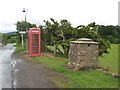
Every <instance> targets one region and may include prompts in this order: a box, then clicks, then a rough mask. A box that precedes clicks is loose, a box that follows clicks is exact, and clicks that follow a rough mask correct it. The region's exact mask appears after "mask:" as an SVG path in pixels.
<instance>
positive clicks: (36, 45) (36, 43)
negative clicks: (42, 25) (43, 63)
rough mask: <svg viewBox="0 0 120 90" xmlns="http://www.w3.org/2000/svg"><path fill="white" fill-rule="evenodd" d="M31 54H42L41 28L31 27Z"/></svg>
mask: <svg viewBox="0 0 120 90" xmlns="http://www.w3.org/2000/svg"><path fill="white" fill-rule="evenodd" d="M29 55H30V56H31V57H32V56H40V29H39V28H30V30H29Z"/></svg>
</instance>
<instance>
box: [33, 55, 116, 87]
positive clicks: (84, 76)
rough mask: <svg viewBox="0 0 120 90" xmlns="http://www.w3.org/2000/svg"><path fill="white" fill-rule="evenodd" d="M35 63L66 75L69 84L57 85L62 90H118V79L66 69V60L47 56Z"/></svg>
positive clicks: (97, 72) (90, 72)
mask: <svg viewBox="0 0 120 90" xmlns="http://www.w3.org/2000/svg"><path fill="white" fill-rule="evenodd" d="M32 60H33V61H35V62H39V63H44V64H46V65H47V66H48V67H50V68H52V69H53V70H55V71H57V72H59V73H62V74H63V75H65V76H66V77H67V78H68V79H69V82H66V81H61V80H60V81H57V82H56V83H57V85H58V86H59V87H61V88H68V87H69V88H117V87H118V79H116V78H113V77H111V76H109V75H105V74H104V73H103V72H101V71H96V70H90V71H80V72H75V71H71V70H69V69H66V68H65V67H64V66H65V64H66V63H67V60H65V59H58V58H51V57H46V56H41V57H35V58H33V59H32Z"/></svg>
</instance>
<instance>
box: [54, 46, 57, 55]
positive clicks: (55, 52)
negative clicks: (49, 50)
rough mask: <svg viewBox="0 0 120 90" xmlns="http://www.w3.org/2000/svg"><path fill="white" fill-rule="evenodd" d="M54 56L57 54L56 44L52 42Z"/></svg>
mask: <svg viewBox="0 0 120 90" xmlns="http://www.w3.org/2000/svg"><path fill="white" fill-rule="evenodd" d="M54 56H55V57H56V56H57V50H56V44H54Z"/></svg>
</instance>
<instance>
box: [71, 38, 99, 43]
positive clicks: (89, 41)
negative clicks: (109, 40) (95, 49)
mask: <svg viewBox="0 0 120 90" xmlns="http://www.w3.org/2000/svg"><path fill="white" fill-rule="evenodd" d="M71 43H76V44H99V43H98V42H94V41H93V40H92V39H90V38H79V39H78V40H77V41H71Z"/></svg>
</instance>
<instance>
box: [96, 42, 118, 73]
mask: <svg viewBox="0 0 120 90" xmlns="http://www.w3.org/2000/svg"><path fill="white" fill-rule="evenodd" d="M98 64H99V66H102V67H108V68H109V70H110V72H116V73H117V72H118V44H111V49H109V54H104V55H103V58H102V57H100V58H99V62H98Z"/></svg>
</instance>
